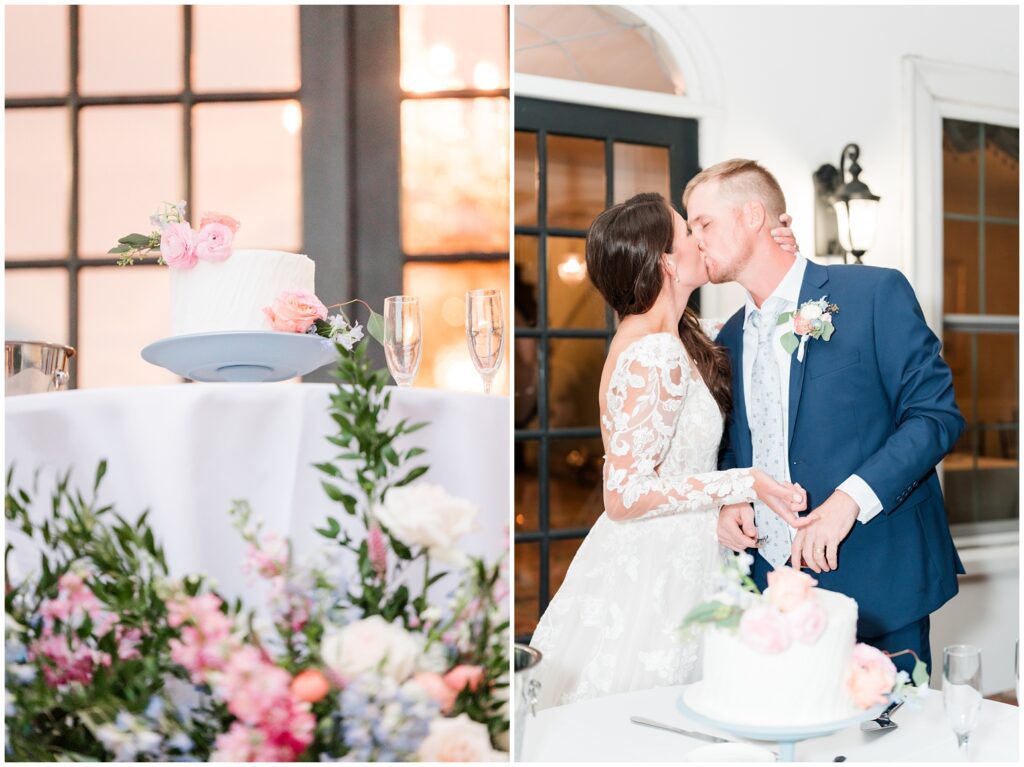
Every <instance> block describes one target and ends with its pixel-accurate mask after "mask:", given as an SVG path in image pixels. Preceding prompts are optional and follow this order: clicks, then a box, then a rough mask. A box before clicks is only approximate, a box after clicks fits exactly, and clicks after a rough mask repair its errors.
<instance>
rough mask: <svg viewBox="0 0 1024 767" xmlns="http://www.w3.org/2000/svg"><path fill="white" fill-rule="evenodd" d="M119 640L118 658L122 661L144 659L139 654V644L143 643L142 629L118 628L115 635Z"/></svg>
mask: <svg viewBox="0 0 1024 767" xmlns="http://www.w3.org/2000/svg"><path fill="white" fill-rule="evenodd" d="M115 637H116V638H117V657H118V658H120V659H121V660H138V659H140V658H141V657H142V653H140V652H139V644H140V643H141V642H142V630H141V629H126V628H125V627H124V626H120V625H119V626H118V627H117V631H116V633H115Z"/></svg>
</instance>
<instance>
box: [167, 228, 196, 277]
mask: <svg viewBox="0 0 1024 767" xmlns="http://www.w3.org/2000/svg"><path fill="white" fill-rule="evenodd" d="M160 255H161V256H163V259H164V261H166V262H167V265H168V266H169V267H171V268H172V269H191V268H192V267H193V266H195V265H196V233H195V232H193V231H192V227H191V226H189V225H188V222H184V221H183V222H182V223H180V224H168V225H167V226H165V227H164V230H163V232H161V234H160Z"/></svg>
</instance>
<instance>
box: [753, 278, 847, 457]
mask: <svg viewBox="0 0 1024 767" xmlns="http://www.w3.org/2000/svg"><path fill="white" fill-rule="evenodd" d="M827 282H828V269H826V268H825V267H824V266H819V265H818V264H815V263H812V262H811V261H808V262H807V268H806V269H805V270H804V279H803V283H802V284H801V286H800V300H799V301H798V302H797V308H799V307H800V306H802V305H803V304H804V302H806V301H810V300H811V299H813V298H821V289H822V288H823V287H824V286H825V284H826V283H827ZM810 343H811V342H810V341H809V342H808V346H810ZM808 354H810V349H809V348H805V349H804V361H803V362H801V361H800V360H799V359H797V353H796V352H793V354H792V355H790V362H789V443H788V446H787V447H792V445H793V431H794V427H795V426H796V412H797V410H798V409H799V407H800V395H801V394H803V390H804V372H805V371H806V370H807V355H808ZM748 439H749V432H748Z"/></svg>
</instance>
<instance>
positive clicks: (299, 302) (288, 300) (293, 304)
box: [263, 290, 327, 333]
mask: <svg viewBox="0 0 1024 767" xmlns="http://www.w3.org/2000/svg"><path fill="white" fill-rule="evenodd" d="M263 313H264V314H265V315H267V319H268V320H270V327H271V328H272V329H273V330H277V331H281V332H284V333H305V332H306V331H307V330H309V327H310V325H312V324H313V323H315V322H316V321H317V320H326V319H327V307H326V306H324V305H323V304H322V303H321V302H320V299H319V298H317V297H316V296H314V295H313V294H312V293H307V292H306V291H304V290H283V291H281V293H279V294H278V296H277V298H275V299H274V303H273V305H271V306H265V307H263Z"/></svg>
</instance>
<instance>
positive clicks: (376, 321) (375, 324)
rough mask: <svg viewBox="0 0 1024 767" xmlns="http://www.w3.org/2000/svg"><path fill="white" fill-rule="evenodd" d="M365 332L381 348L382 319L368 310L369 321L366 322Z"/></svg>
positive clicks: (382, 340) (382, 343)
mask: <svg viewBox="0 0 1024 767" xmlns="http://www.w3.org/2000/svg"><path fill="white" fill-rule="evenodd" d="M366 332H367V333H369V334H370V337H371V338H373V339H374V340H375V341H377V343H379V344H380V345H381V346H383V345H384V317H383V315H380V314H377V312H375V311H373V310H372V309H371V310H370V319H369V320H367V322H366Z"/></svg>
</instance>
